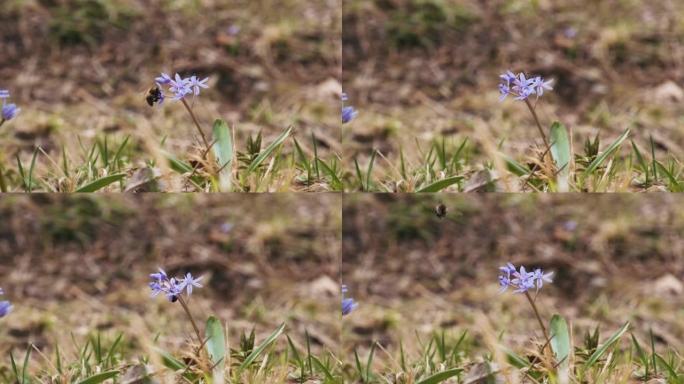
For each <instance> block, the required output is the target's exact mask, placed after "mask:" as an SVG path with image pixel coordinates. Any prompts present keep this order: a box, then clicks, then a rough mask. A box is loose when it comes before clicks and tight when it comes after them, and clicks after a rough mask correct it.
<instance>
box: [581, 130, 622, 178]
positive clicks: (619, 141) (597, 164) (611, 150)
mask: <svg viewBox="0 0 684 384" xmlns="http://www.w3.org/2000/svg"><path fill="white" fill-rule="evenodd" d="M629 132H630V129H629V128H627V129H626V130H625V131H624V132H623V133H622V135H620V137H618V138H617V140H615V141H614V142H613V144H611V145H610V146H608V148H606V150H605V151H603V152H602V153H601V154H600V155H598V156H596V158H595V159H594V161H592V162H591V164H589V166H588V167H587V169H586V170H584V175H585V176H589V175H591V174H592V173H594V171H596V169H597V168H598V167H600V166H601V164H603V162H604V161H606V159H607V158H608V157H610V156H611V155H612V154H613V153H614V152H615V151H617V150H618V148H620V145H621V144H622V142H623V141H625V139H627V137H628V136H629Z"/></svg>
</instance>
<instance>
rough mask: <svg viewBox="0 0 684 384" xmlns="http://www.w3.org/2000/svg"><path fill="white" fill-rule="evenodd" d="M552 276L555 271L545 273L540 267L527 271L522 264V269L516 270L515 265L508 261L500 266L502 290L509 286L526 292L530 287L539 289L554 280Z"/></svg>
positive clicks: (520, 291)
mask: <svg viewBox="0 0 684 384" xmlns="http://www.w3.org/2000/svg"><path fill="white" fill-rule="evenodd" d="M552 277H553V272H549V273H544V271H543V270H542V269H540V268H537V269H535V270H534V272H527V270H526V269H525V267H524V266H520V269H519V270H516V268H515V265H513V264H512V263H507V264H506V265H505V266H503V267H500V268H499V285H500V286H501V290H500V292H503V291H505V290H506V289H508V288H509V287H511V288H514V292H515V293H525V292H527V291H529V290H530V289H536V290H537V291H538V290H540V289H541V288H542V287H543V286H544V282H546V283H551V282H553V280H552V279H551V278H552Z"/></svg>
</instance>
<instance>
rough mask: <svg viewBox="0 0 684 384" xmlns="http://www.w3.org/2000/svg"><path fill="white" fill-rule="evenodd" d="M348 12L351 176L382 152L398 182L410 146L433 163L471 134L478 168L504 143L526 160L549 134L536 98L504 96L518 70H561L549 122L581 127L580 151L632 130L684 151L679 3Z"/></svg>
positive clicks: (437, 1) (487, 4)
mask: <svg viewBox="0 0 684 384" xmlns="http://www.w3.org/2000/svg"><path fill="white" fill-rule="evenodd" d="M343 13H344V14H343V19H344V30H343V42H344V44H343V47H344V51H343V58H344V62H343V66H344V73H343V85H344V89H345V92H347V93H348V94H349V98H350V101H349V103H350V104H352V105H354V106H355V107H356V108H357V109H358V110H359V115H358V117H357V119H356V120H355V121H353V122H352V123H350V124H348V125H345V128H344V129H343V137H344V139H343V140H344V148H345V157H346V159H347V162H348V168H349V170H350V172H352V173H353V172H354V165H353V159H358V160H359V162H360V163H361V164H362V165H365V164H367V163H368V162H369V157H370V155H371V153H372V151H373V149H376V150H379V151H380V152H381V153H382V154H383V155H384V156H385V157H386V158H387V159H388V161H385V159H380V158H378V160H377V161H376V169H377V172H376V173H377V180H378V181H377V182H378V183H380V182H382V183H386V184H390V182H391V181H396V180H397V178H398V177H397V174H398V173H399V172H400V170H401V167H402V166H403V165H401V164H400V151H403V155H404V157H405V162H406V168H409V169H411V168H417V169H420V167H421V165H423V168H425V166H424V163H425V160H424V158H425V153H426V152H428V147H429V144H430V143H431V141H433V140H441V139H442V138H445V139H446V142H447V147H448V148H452V149H451V151H452V152H453V151H454V150H455V148H456V147H457V146H458V145H459V144H460V143H461V142H462V141H463V140H464V139H465V138H468V139H469V146H471V147H472V149H471V150H472V153H470V155H469V158H468V159H466V160H465V163H466V166H465V170H464V171H463V172H462V173H463V174H464V175H465V176H466V178H468V179H470V178H472V175H473V173H475V172H477V171H478V170H481V169H482V167H483V166H484V164H486V163H487V162H491V161H492V157H493V156H492V155H493V153H494V151H495V150H496V149H497V148H499V146H500V149H501V150H502V151H503V152H504V153H506V154H507V155H509V156H513V157H514V158H516V159H519V160H520V161H526V160H523V159H526V157H527V156H530V155H531V153H533V151H531V147H532V146H533V145H532V143H533V142H535V141H536V143H537V145H538V144H539V143H541V139H540V137H539V134H538V133H537V128H536V127H535V125H534V121H533V120H532V118H531V116H530V113H529V111H528V110H527V108H526V107H525V105H524V104H522V103H520V102H514V101H513V100H512V99H510V98H509V99H508V100H506V101H505V102H503V103H501V102H499V94H498V88H497V85H498V82H499V74H501V73H503V72H504V71H506V70H508V69H510V70H513V71H515V72H521V71H524V72H526V73H527V74H528V75H541V76H544V77H545V78H546V79H554V83H555V84H554V88H555V89H554V90H553V91H552V92H550V93H547V94H545V95H544V96H543V97H542V98H541V99H539V102H538V104H537V111H538V113H539V115H540V119H541V121H542V124H543V125H544V126H545V127H549V126H550V125H551V122H552V121H554V120H559V121H561V122H563V123H564V124H565V125H567V126H568V127H569V129H571V133H572V138H573V140H574V150H575V152H577V153H580V152H581V150H582V146H583V144H584V142H585V140H586V139H588V138H593V137H594V136H595V135H599V137H600V138H601V141H602V142H603V143H604V146H605V145H608V143H610V142H612V141H613V140H615V139H616V138H617V137H618V136H619V135H620V134H621V133H622V132H623V131H625V129H627V128H632V135H631V138H632V139H633V140H634V142H635V143H637V145H638V146H639V147H640V148H642V150H643V149H644V148H647V152H650V147H651V146H650V143H649V140H650V139H649V138H650V136H652V137H653V140H654V146H655V151H656V156H657V157H658V158H659V159H661V161H662V160H664V159H667V158H668V157H669V156H674V157H676V158H679V159H680V160H681V158H682V154H683V153H684V129H683V127H684V121H683V120H682V118H683V116H684V109H683V107H682V106H683V105H684V104H683V101H684V91H683V89H682V87H683V84H684V65H683V64H684V45H682V41H684V25H682V23H681V20H682V15H683V14H684V3H682V2H680V1H671V0H663V1H654V2H644V1H621V0H608V1H600V2H595V1H586V0H571V1H547V0H543V1H518V0H495V1H475V0H473V1H460V0H459V1H453V0H390V1H384V0H377V1H363V0H361V1H357V0H345V1H344V7H343ZM628 152H629V145H628V146H625V148H623V154H626V153H628ZM362 168H363V166H362ZM498 170H499V169H497V171H498ZM627 179H631V177H627ZM627 184H629V181H628V182H627ZM356 188H358V186H357V187H356ZM356 188H355V189H356ZM390 188H392V187H390Z"/></svg>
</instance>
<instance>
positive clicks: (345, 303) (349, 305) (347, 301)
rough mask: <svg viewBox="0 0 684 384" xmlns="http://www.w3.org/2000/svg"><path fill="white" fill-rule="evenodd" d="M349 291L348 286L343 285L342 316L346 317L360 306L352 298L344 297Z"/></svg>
mask: <svg viewBox="0 0 684 384" xmlns="http://www.w3.org/2000/svg"><path fill="white" fill-rule="evenodd" d="M348 291H349V289H348V288H347V286H346V285H344V284H343V285H342V316H346V315H348V314H350V313H352V311H353V310H355V309H356V307H358V306H359V303H357V302H356V301H354V299H352V298H351V297H346V298H345V297H344V295H345V294H346V293H347V292H348Z"/></svg>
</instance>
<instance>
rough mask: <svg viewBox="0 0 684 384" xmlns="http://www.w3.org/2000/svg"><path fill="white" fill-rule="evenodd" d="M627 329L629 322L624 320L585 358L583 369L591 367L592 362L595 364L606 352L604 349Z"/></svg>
mask: <svg viewBox="0 0 684 384" xmlns="http://www.w3.org/2000/svg"><path fill="white" fill-rule="evenodd" d="M627 329H629V322H626V323H625V325H623V326H622V327H621V328H620V329H618V331H617V332H615V333H614V334H613V336H611V337H610V338H609V339H608V340H607V341H606V342H605V343H603V345H601V346H600V347H598V348H596V351H594V353H592V354H591V356H589V359H587V362H586V363H584V367H583V370H584V371H586V370H587V369H589V368H591V367H592V366H593V365H594V364H596V362H597V361H599V359H600V358H601V357H602V356H603V354H605V353H606V351H607V350H608V349H609V348H610V347H611V346H613V344H615V343H616V342H617V341H618V340H620V337H622V335H624V334H625V332H627Z"/></svg>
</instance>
